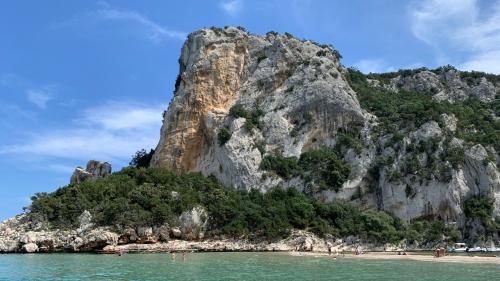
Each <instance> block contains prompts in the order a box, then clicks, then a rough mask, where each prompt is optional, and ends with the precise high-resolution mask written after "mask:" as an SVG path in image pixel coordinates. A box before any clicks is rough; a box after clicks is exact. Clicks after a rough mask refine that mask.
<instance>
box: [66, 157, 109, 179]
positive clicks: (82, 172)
mask: <svg viewBox="0 0 500 281" xmlns="http://www.w3.org/2000/svg"><path fill="white" fill-rule="evenodd" d="M110 174H111V164H109V163H108V162H102V161H96V160H90V161H89V162H87V168H86V169H83V168H82V167H76V169H75V171H74V172H73V175H71V179H70V184H78V183H82V182H84V181H88V180H96V179H102V178H105V177H107V176H109V175H110Z"/></svg>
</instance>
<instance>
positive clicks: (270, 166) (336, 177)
mask: <svg viewBox="0 0 500 281" xmlns="http://www.w3.org/2000/svg"><path fill="white" fill-rule="evenodd" d="M260 168H261V169H263V170H267V171H274V172H275V173H276V174H277V175H278V176H280V177H282V178H284V179H285V180H289V179H291V178H293V177H298V176H300V177H302V178H303V179H305V180H306V182H308V183H309V192H311V193H316V192H318V191H321V190H335V191H338V190H339V189H340V188H341V187H342V185H343V183H344V182H345V181H346V180H347V178H348V177H349V174H350V171H351V170H350V168H349V166H348V165H347V164H345V163H344V162H343V161H342V160H341V159H340V158H339V157H338V156H337V154H336V152H335V149H333V148H329V147H325V146H324V147H321V148H318V149H313V150H310V151H307V152H304V153H303V154H302V155H301V156H300V159H297V157H283V156H281V155H266V156H265V157H264V159H262V162H261V166H260Z"/></svg>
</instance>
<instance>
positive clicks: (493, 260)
mask: <svg viewBox="0 0 500 281" xmlns="http://www.w3.org/2000/svg"><path fill="white" fill-rule="evenodd" d="M421 253H424V252H421ZM425 253H432V251H428V252H425ZM288 254H289V255H291V256H297V257H317V258H330V259H332V260H335V259H339V260H341V259H351V260H352V259H354V260H384V261H390V260H398V261H401V260H407V261H421V262H444V263H465V264H486V263H487V264H499V265H500V253H499V256H474V255H472V256H462V255H447V256H444V257H440V258H436V257H434V255H425V254H419V253H415V252H413V253H412V252H407V254H406V255H398V254H397V252H367V253H364V254H361V255H355V254H352V253H348V254H345V255H341V254H339V255H337V256H335V255H333V254H332V255H331V256H330V255H328V253H322V252H317V253H315V252H289V253H288Z"/></svg>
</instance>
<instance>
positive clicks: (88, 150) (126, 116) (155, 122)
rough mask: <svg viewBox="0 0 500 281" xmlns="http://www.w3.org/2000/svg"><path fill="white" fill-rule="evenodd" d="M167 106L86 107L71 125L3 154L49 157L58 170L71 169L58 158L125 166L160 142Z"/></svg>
mask: <svg viewBox="0 0 500 281" xmlns="http://www.w3.org/2000/svg"><path fill="white" fill-rule="evenodd" d="M165 107H166V106H165V105H155V106H151V105H141V104H137V103H116V102H109V103H106V104H103V105H101V106H97V107H93V108H88V109H86V110H84V111H83V112H82V114H81V116H79V117H78V118H76V119H75V120H73V121H72V122H69V123H70V124H69V125H68V127H67V128H64V129H53V130H45V131H41V132H34V133H33V134H32V135H31V136H29V137H28V140H27V141H23V142H20V143H15V144H11V145H6V146H3V147H0V154H4V155H10V156H11V157H13V156H19V157H20V158H24V159H25V158H26V157H36V158H37V159H40V158H42V159H43V158H46V160H47V161H49V163H47V167H52V168H51V170H56V171H67V170H68V168H65V167H63V166H60V165H59V164H58V163H57V159H61V161H63V160H68V159H71V160H78V161H79V163H80V162H82V163H85V162H86V161H87V160H89V159H99V160H105V161H110V162H112V163H115V164H116V163H118V164H120V165H124V164H127V163H128V160H129V159H130V157H131V155H132V154H133V153H134V152H135V151H137V150H139V149H141V148H150V147H154V146H155V145H156V144H157V142H158V139H159V129H160V126H161V113H162V111H163V110H164V108H165ZM54 159H55V160H54Z"/></svg>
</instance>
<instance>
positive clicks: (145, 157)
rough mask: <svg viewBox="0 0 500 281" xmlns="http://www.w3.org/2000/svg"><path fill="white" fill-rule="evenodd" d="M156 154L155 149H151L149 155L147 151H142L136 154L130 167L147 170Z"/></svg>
mask: <svg viewBox="0 0 500 281" xmlns="http://www.w3.org/2000/svg"><path fill="white" fill-rule="evenodd" d="M154 154H155V151H154V149H151V150H150V151H149V153H148V152H146V150H145V149H141V150H139V151H137V152H136V153H135V155H134V156H133V157H132V160H130V163H129V165H130V166H133V167H137V168H147V167H149V163H150V162H151V158H152V157H153V155H154Z"/></svg>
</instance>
